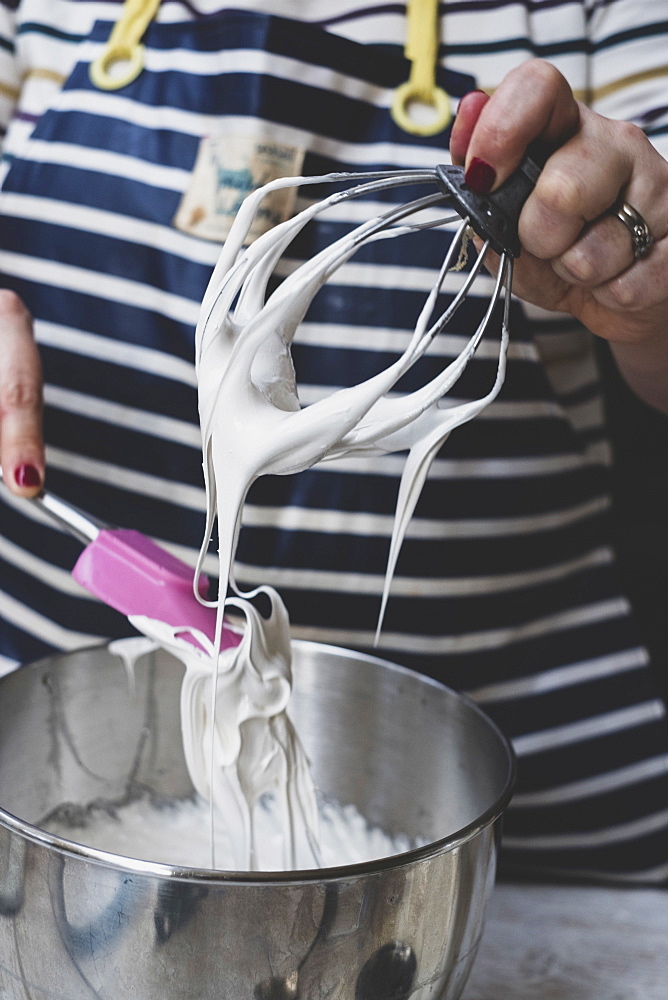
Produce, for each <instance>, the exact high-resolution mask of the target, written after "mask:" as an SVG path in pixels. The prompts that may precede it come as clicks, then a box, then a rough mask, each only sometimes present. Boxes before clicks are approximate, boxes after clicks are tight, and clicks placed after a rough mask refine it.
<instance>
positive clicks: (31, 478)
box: [14, 462, 42, 488]
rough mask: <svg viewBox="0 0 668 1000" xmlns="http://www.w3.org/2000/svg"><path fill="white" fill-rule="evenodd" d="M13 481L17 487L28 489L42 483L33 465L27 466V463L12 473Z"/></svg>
mask: <svg viewBox="0 0 668 1000" xmlns="http://www.w3.org/2000/svg"><path fill="white" fill-rule="evenodd" d="M14 479H15V481H16V485H17V486H22V487H24V486H27V487H29V488H32V487H33V486H39V485H40V484H41V482H42V477H41V476H40V474H39V471H38V470H37V469H36V468H35V466H34V465H28V463H27V462H24V463H23V465H19V466H18V468H17V469H16V471H15V473H14Z"/></svg>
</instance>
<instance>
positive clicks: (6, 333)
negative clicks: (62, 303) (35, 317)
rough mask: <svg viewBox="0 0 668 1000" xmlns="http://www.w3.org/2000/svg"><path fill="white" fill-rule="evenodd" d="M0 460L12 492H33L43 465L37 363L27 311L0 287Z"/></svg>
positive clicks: (39, 366)
mask: <svg viewBox="0 0 668 1000" xmlns="http://www.w3.org/2000/svg"><path fill="white" fill-rule="evenodd" d="M0 461H1V462H2V473H3V479H4V482H5V485H6V486H7V487H9V489H10V490H11V491H12V493H16V494H17V496H24V497H31V496H35V494H36V493H39V491H40V489H41V488H42V485H43V483H44V465H45V460H44V440H43V438H42V364H41V361H40V357H39V351H38V349H37V345H36V344H35V340H34V337H33V332H32V318H31V316H30V313H29V312H28V310H27V309H26V307H25V305H24V304H23V302H22V301H21V299H20V298H19V297H18V295H16V294H15V293H14V292H11V291H9V290H8V289H0Z"/></svg>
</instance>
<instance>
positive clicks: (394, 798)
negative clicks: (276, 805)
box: [0, 642, 514, 1000]
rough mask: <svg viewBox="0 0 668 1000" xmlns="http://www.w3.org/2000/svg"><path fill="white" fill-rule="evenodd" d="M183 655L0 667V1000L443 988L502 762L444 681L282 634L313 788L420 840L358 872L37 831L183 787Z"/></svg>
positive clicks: (397, 992) (483, 854)
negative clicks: (204, 865)
mask: <svg viewBox="0 0 668 1000" xmlns="http://www.w3.org/2000/svg"><path fill="white" fill-rule="evenodd" d="M181 677H182V667H181V665H180V664H179V663H177V662H176V661H175V660H174V659H172V658H171V657H170V656H168V655H167V654H166V653H163V652H158V653H151V654H148V655H146V656H144V657H142V658H141V660H140V661H139V663H138V665H137V670H136V681H135V685H134V690H133V689H132V687H131V686H130V685H129V684H128V678H127V675H126V672H125V669H124V666H123V664H122V662H121V660H120V659H119V658H118V657H117V656H115V655H113V654H112V653H111V652H109V650H108V649H107V648H106V647H96V648H94V649H87V650H84V651H80V652H77V653H71V654H67V655H63V656H56V657H52V658H48V659H45V660H42V661H40V662H39V663H35V664H33V665H31V666H29V667H25V668H23V669H21V670H18V671H16V672H15V673H13V674H9V675H7V676H6V677H4V678H3V679H2V680H1V681H0V805H1V806H2V808H1V809H0V997H2V998H3V1000H36V998H38V997H39V998H40V1000H93V998H97V1000H186V998H187V1000H213V998H216V1000H246V998H248V1000H291V998H292V1000H325V998H327V1000H407V998H409V997H411V998H413V1000H427V998H437V997H438V998H443V1000H454V998H456V997H459V996H460V994H461V991H462V989H463V986H464V983H465V981H466V978H467V975H468V973H469V970H470V967H471V964H472V962H473V958H474V956H475V952H476V948H477V945H478V941H479V938H480V934H481V930H482V922H483V914H484V909H485V904H486V902H487V899H488V896H489V893H490V891H491V888H492V884H493V880H494V872H495V862H496V851H497V842H498V833H499V820H500V817H501V814H502V812H503V809H504V808H505V806H506V804H507V802H508V799H509V797H510V794H511V786H512V782H513V771H514V766H513V757H512V752H511V750H510V747H509V745H508V743H507V742H506V740H505V739H504V738H503V736H502V735H501V734H500V733H499V731H498V730H497V729H496V727H495V726H494V725H493V724H492V723H491V722H490V721H489V720H488V719H487V718H486V716H484V715H483V714H482V712H480V711H479V710H478V709H477V708H476V707H475V706H474V705H473V704H472V703H470V702H469V701H467V700H466V699H464V698H462V697H461V696H459V695H458V694H456V693H454V692H453V691H450V690H448V689H447V688H444V687H443V686H441V685H439V684H436V683H435V682H433V681H430V680H429V679H427V678H424V677H421V676H419V675H417V674H415V673H413V672H411V671H409V670H405V669H403V668H399V667H396V666H393V665H392V664H389V663H387V662H385V661H382V660H379V659H376V658H373V657H367V656H362V655H359V654H357V653H352V652H348V651H346V650H341V649H336V648H333V647H328V646H321V645H317V644H315V643H303V642H298V643H295V663H294V679H295V690H294V697H293V703H292V709H291V714H292V716H293V718H294V720H295V722H296V725H297V728H298V731H299V733H300V735H301V737H302V740H303V742H304V744H305V746H306V749H307V752H308V754H309V756H310V758H311V761H312V764H313V770H314V774H315V778H316V781H317V783H318V785H319V787H320V788H321V789H322V790H323V791H325V792H326V793H327V794H328V795H331V796H333V797H335V798H336V799H338V800H339V801H341V802H343V803H347V802H353V803H355V804H356V805H357V807H358V808H359V809H360V811H361V812H362V813H363V814H364V815H365V816H366V817H367V818H368V819H369V820H370V821H371V822H372V823H374V824H378V825H379V826H381V827H382V828H383V829H385V830H386V831H388V832H390V833H404V834H407V835H408V836H409V837H412V838H417V837H426V838H428V841H429V844H428V846H426V847H422V848H420V849H416V850H413V851H410V852H409V853H405V854H402V855H397V856H395V857H392V858H386V859H383V860H381V861H374V862H371V863H369V864H364V865H354V866H347V867H341V868H330V869H323V870H319V871H304V872H290V873H271V874H267V873H264V874H263V873H251V874H249V873H227V872H225V873H221V872H212V871H206V870H194V869H185V868H175V867H170V866H167V865H163V864H153V863H149V862H142V861H134V860H132V859H129V858H122V857H119V856H117V855H112V854H105V853H103V852H101V851H97V850H93V849H88V848H84V847H81V846H79V845H76V844H74V843H71V842H68V841H66V840H61V839H59V838H57V837H55V836H52V835H50V834H47V833H45V832H44V831H43V830H42V829H40V823H41V822H44V819H45V817H46V816H48V815H49V814H50V813H52V812H53V811H54V810H55V809H57V808H58V807H59V806H62V804H63V803H68V804H71V806H72V808H73V810H75V811H76V809H77V808H82V809H85V808H86V807H88V806H90V804H91V803H93V802H96V801H101V802H104V803H107V804H113V803H122V802H125V801H128V800H131V799H132V798H133V797H135V796H140V795H145V794H146V793H147V792H148V793H150V794H151V795H153V796H155V797H156V799H158V800H160V799H174V798H176V799H180V798H184V797H187V796H189V795H190V794H191V793H192V786H191V784H190V781H189V778H188V774H187V771H186V768H185V763H184V759H183V753H182V749H181V736H180V721H179V689H180V683H181Z"/></svg>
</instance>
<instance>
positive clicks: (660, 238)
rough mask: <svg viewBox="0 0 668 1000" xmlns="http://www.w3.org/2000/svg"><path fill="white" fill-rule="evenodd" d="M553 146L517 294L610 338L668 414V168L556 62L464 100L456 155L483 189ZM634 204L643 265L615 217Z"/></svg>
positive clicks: (643, 391)
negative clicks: (532, 150)
mask: <svg viewBox="0 0 668 1000" xmlns="http://www.w3.org/2000/svg"><path fill="white" fill-rule="evenodd" d="M535 139H540V140H541V141H542V142H544V143H546V144H547V145H548V147H549V148H553V149H554V152H553V153H552V154H551V156H550V157H549V159H548V160H547V163H546V164H545V167H544V169H543V172H542V173H541V175H540V177H539V179H538V182H537V184H536V187H535V189H534V191H533V192H532V193H531V195H530V196H529V198H528V199H527V201H526V203H525V205H524V208H523V209H522V213H521V215H520V220H519V236H520V241H521V243H522V247H523V252H522V254H521V256H520V258H519V260H518V261H517V265H516V269H515V280H514V285H513V289H514V291H515V292H516V294H517V295H519V296H520V297H521V298H523V299H525V300H526V301H528V302H531V303H533V304H535V305H538V306H542V307H543V308H545V309H549V310H554V311H559V312H567V313H570V314H571V315H573V316H575V317H576V318H577V319H578V320H580V321H581V322H582V323H584V325H585V326H587V327H588V328H589V329H590V330H591V331H592V332H593V333H595V334H597V335H598V336H600V337H604V338H605V339H607V340H609V341H610V343H611V345H612V349H613V351H614V353H615V355H616V358H617V362H618V365H619V367H620V369H621V370H622V372H623V373H624V375H625V377H626V379H627V381H628V382H629V384H630V385H631V387H632V388H633V389H635V391H636V392H637V393H638V395H639V396H640V397H641V398H643V399H644V400H645V401H646V402H648V403H650V404H651V405H654V406H656V407H658V408H659V409H663V410H666V411H668V237H667V234H668V163H667V162H666V161H665V160H664V159H663V157H662V156H661V155H660V154H659V153H658V152H657V151H656V150H655V149H654V148H653V146H652V145H651V143H650V142H649V140H648V139H647V137H646V136H645V135H644V133H643V132H642V131H641V129H639V128H637V127H636V126H635V125H631V124H629V123H627V122H619V121H613V120H612V119H608V118H604V117H602V116H601V115H598V114H596V113H595V112H593V111H592V110H591V109H589V108H587V107H586V106H584V105H582V104H580V103H578V102H577V101H576V100H575V98H574V96H573V93H572V91H571V89H570V87H569V85H568V83H567V81H566V80H565V79H564V77H563V76H562V75H561V74H560V73H559V72H558V70H556V69H555V68H554V67H553V66H551V65H550V64H549V63H545V62H542V61H539V60H534V61H531V62H527V63H524V64H523V65H521V66H519V67H518V68H517V69H515V70H513V71H512V72H511V73H509V74H508V76H507V77H506V78H505V79H504V80H503V82H502V83H501V85H500V86H499V87H498V89H497V90H496V91H495V92H494V95H493V96H492V97H488V96H487V95H486V94H484V93H482V92H480V91H474V92H473V93H472V94H469V95H467V96H466V97H465V98H463V99H462V101H461V102H460V108H459V112H458V115H457V120H456V122H455V125H454V126H453V130H452V137H451V143H450V148H451V153H452V158H453V161H454V162H455V163H459V164H464V165H465V168H466V180H467V182H468V183H469V184H470V186H471V187H472V188H474V189H476V190H479V191H490V190H492V189H493V188H496V187H498V186H499V185H500V184H502V183H503V181H504V180H506V178H507V177H508V176H509V174H511V173H512V171H513V170H515V169H516V167H517V166H518V164H519V162H520V160H521V159H522V157H523V155H524V153H525V150H526V148H527V146H528V145H529V144H530V143H531V142H532V141H534V140H535ZM622 201H623V202H627V203H628V204H629V205H632V206H633V208H634V209H636V211H637V212H639V213H640V215H641V216H642V217H643V219H645V221H646V223H647V225H648V227H649V230H650V233H651V235H652V237H653V239H654V245H653V246H652V247H651V249H650V251H649V253H648V255H647V256H646V257H645V258H641V259H638V260H636V259H634V252H633V241H632V238H631V234H630V232H629V230H628V229H627V228H626V226H625V225H624V224H623V223H622V222H621V221H620V220H619V219H618V218H617V217H616V215H615V214H614V212H613V211H612V210H613V208H615V207H616V206H618V205H619V204H620V202H622Z"/></svg>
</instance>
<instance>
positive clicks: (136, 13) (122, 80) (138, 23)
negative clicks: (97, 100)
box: [89, 0, 160, 90]
mask: <svg viewBox="0 0 668 1000" xmlns="http://www.w3.org/2000/svg"><path fill="white" fill-rule="evenodd" d="M159 6H160V0H125V3H124V4H123V10H122V11H121V16H120V17H119V19H118V21H117V22H116V24H115V25H114V28H113V30H112V32H111V35H110V36H109V41H108V42H107V44H106V45H105V47H104V50H103V52H102V53H101V54H100V55H99V56H98V57H97V59H95V60H94V61H93V62H92V63H91V64H90V70H89V75H90V78H91V81H92V82H93V83H94V84H95V86H96V87H99V88H100V90H120V89H121V87H127V85H128V84H129V83H132V81H133V80H136V79H137V77H138V76H139V74H140V73H141V71H142V69H143V68H144V54H145V53H144V46H143V45H142V44H141V39H142V38H143V36H144V32H145V31H146V29H147V28H148V26H149V24H150V23H151V21H152V20H153V18H154V17H155V15H156V14H157V12H158V7H159Z"/></svg>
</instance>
